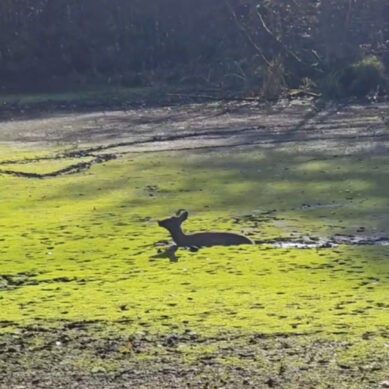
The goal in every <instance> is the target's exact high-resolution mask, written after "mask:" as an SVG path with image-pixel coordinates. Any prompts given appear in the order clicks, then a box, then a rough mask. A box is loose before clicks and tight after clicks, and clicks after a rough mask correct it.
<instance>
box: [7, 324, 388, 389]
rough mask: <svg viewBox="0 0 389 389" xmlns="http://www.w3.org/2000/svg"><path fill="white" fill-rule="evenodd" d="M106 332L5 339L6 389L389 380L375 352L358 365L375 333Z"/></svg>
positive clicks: (360, 384) (361, 388)
mask: <svg viewBox="0 0 389 389" xmlns="http://www.w3.org/2000/svg"><path fill="white" fill-rule="evenodd" d="M122 325H123V324H122ZM103 330H104V323H86V322H85V323H83V322H80V323H69V324H65V325H64V326H63V328H59V329H44V328H40V327H30V328H21V329H20V331H19V332H18V333H14V334H6V335H0V343H1V346H2V353H1V354H0V366H1V369H0V382H1V383H0V387H1V388H19V389H21V388H25V389H30V388H31V389H32V388H34V389H38V388H51V387H53V386H55V387H56V388H64V389H65V388H66V389H71V388H88V389H89V388H97V389H98V388H134V387H136V388H141V387H142V388H157V387H158V388H169V389H170V388H171V389H173V388H180V389H181V388H213V387H223V388H234V389H235V388H280V389H282V388H291V387H296V388H297V387H298V388H312V387H319V386H320V385H322V383H323V382H326V387H327V388H334V389H335V388H336V389H340V388H344V389H346V388H347V389H351V388H354V389H357V388H358V389H371V388H373V387H376V388H378V387H379V386H380V383H381V382H384V379H385V377H386V375H385V374H386V372H387V369H388V367H389V366H388V360H387V359H385V354H383V353H382V352H381V351H380V350H378V349H377V350H375V349H374V346H370V351H372V352H374V351H377V354H376V355H375V356H374V357H373V356H371V357H368V358H367V359H365V361H364V362H365V363H364V364H363V365H358V364H355V362H356V361H357V360H358V347H366V346H367V342H368V340H369V339H371V338H372V337H374V335H373V334H366V336H365V337H363V338H361V339H359V340H354V341H353V342H350V341H347V340H341V339H338V340H335V339H333V340H323V339H321V338H320V336H319V334H315V335H312V334H311V335H302V334H300V335H298V334H297V335H296V334H295V335H287V334H276V335H266V334H261V333H255V334H250V335H239V334H233V333H224V334H220V335H219V336H217V337H211V338H204V337H202V336H200V335H198V334H196V333H195V332H192V331H191V330H190V329H188V330H186V331H185V332H183V333H171V334H167V335H165V336H162V337H155V336H152V335H150V334H148V333H139V334H135V335H120V334H116V335H111V336H107V335H101V332H100V335H99V336H97V337H96V334H97V332H96V331H103ZM95 332H96V333H95ZM367 347H368V346H367ZM376 347H377V346H376ZM347 354H348V357H345V356H346V355H347ZM27 366H28V370H26V367H27Z"/></svg>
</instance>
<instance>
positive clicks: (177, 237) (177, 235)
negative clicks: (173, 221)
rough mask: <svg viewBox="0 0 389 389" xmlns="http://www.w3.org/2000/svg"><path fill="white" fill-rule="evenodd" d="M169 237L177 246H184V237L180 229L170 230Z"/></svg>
mask: <svg viewBox="0 0 389 389" xmlns="http://www.w3.org/2000/svg"><path fill="white" fill-rule="evenodd" d="M170 235H171V236H172V238H173V240H174V242H176V244H177V245H178V246H181V245H184V244H185V241H186V235H185V234H184V232H183V231H182V229H181V227H178V228H174V229H172V230H170Z"/></svg>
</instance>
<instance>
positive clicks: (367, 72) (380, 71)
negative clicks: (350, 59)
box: [341, 56, 385, 97]
mask: <svg viewBox="0 0 389 389" xmlns="http://www.w3.org/2000/svg"><path fill="white" fill-rule="evenodd" d="M384 74H385V66H384V64H383V63H382V61H381V60H380V59H379V58H378V57H376V56H368V57H365V58H363V59H361V60H360V61H358V62H356V63H354V64H352V65H351V66H350V67H348V68H347V69H346V70H345V72H344V75H343V77H342V80H341V81H342V83H343V84H344V87H345V90H346V91H347V93H348V94H350V95H352V96H357V97H363V96H366V95H367V94H368V93H369V92H371V91H373V90H374V89H377V87H379V86H380V85H382V84H383V80H384Z"/></svg>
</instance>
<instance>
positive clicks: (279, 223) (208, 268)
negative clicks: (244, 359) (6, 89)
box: [0, 150, 389, 337]
mask: <svg viewBox="0 0 389 389" xmlns="http://www.w3.org/2000/svg"><path fill="white" fill-rule="evenodd" d="M19 157H20V158H22V156H21V155H19ZM50 163H51V162H47V166H45V163H44V162H42V163H41V166H40V169H43V170H45V171H46V170H48V169H50V168H52V167H51V165H50ZM387 163H388V158H387V157H374V158H370V157H364V158H359V159H356V158H354V157H344V158H331V159H328V158H324V157H322V158H320V156H300V155H293V154H286V153H281V152H276V151H269V152H258V151H255V150H252V151H249V152H248V151H247V150H242V151H239V150H237V151H236V152H235V153H230V152H226V153H224V152H211V153H205V152H204V153H203V152H197V153H192V154H188V153H185V154H184V153H172V154H170V155H166V154H152V155H151V154H150V155H145V156H140V155H139V156H129V157H126V158H123V159H119V160H116V161H113V162H109V163H104V164H101V165H95V166H93V168H92V169H91V170H90V171H88V172H86V173H83V174H78V175H72V176H66V177H58V178H54V179H49V180H27V179H23V178H15V177H9V176H5V175H3V176H0V183H1V188H2V192H1V196H0V230H1V232H2V233H1V242H0V258H1V261H0V274H1V275H6V276H12V277H14V282H12V277H11V282H10V281H9V277H8V278H7V279H6V282H7V283H6V284H3V286H2V289H0V321H12V322H14V323H16V324H21V325H25V324H31V323H34V322H39V323H45V322H46V323H48V322H59V321H61V320H71V321H72V320H77V321H78V320H102V321H108V322H112V323H115V322H117V321H120V320H126V321H127V322H128V323H130V324H129V326H130V327H131V331H137V330H141V329H142V330H144V329H146V330H148V331H150V332H154V333H165V332H168V331H170V332H171V331H172V330H177V331H178V330H184V329H185V328H191V329H192V330H195V331H199V332H201V333H204V334H211V333H214V332H218V331H220V329H226V330H234V331H235V330H238V331H243V332H261V333H269V334H277V333H312V332H321V333H324V334H343V333H347V334H351V335H353V336H358V337H359V336H361V335H363V334H365V333H367V332H373V333H374V334H376V335H383V334H385V333H387V331H388V325H387V323H388V305H387V296H388V292H389V282H388V281H389V279H388V273H389V272H388V271H389V262H388V248H387V247H349V246H348V247H346V246H343V247H338V248H334V249H322V250H316V249H313V250H299V249H276V248H272V247H270V246H262V245H257V246H252V247H250V246H242V247H231V248H226V247H214V248H208V249H203V250H200V251H199V252H197V253H191V252H188V251H185V250H179V252H178V255H179V262H178V263H175V264H170V263H169V262H168V260H155V258H154V257H155V255H156V254H157V250H158V247H156V246H155V244H156V243H158V242H164V241H166V240H170V238H169V237H168V235H167V233H166V231H164V230H163V229H161V228H159V227H158V226H157V224H156V220H157V219H159V218H162V217H166V216H169V215H170V214H171V213H173V212H174V211H175V210H177V209H179V208H187V209H188V210H189V211H190V217H189V220H188V221H187V222H186V223H185V228H186V229H187V230H188V231H201V230H208V229H209V230H231V231H236V232H244V233H246V234H248V235H250V236H251V237H252V238H253V239H256V240H263V239H269V238H274V237H299V236H303V235H314V236H332V235H334V234H336V233H356V232H357V231H358V230H360V228H361V227H363V228H364V231H365V233H366V234H367V235H383V236H384V235H385V234H386V236H387V233H388V223H387V221H388V220H387V219H388V217H387V215H388V212H387V211H388V206H389V204H388V201H387V193H388V192H387V191H388V182H389V181H388V177H387V176H388V170H387V168H386V167H387ZM31 169H35V167H31ZM307 205H309V206H307ZM269 211H272V213H270V214H269ZM246 215H251V216H250V217H246ZM253 215H254V217H253ZM7 280H8V281H7Z"/></svg>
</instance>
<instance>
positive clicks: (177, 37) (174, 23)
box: [0, 0, 389, 97]
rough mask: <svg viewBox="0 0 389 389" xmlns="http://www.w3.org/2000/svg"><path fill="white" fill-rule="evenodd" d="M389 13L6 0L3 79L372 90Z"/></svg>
mask: <svg viewBox="0 0 389 389" xmlns="http://www.w3.org/2000/svg"><path fill="white" fill-rule="evenodd" d="M387 15H389V2H388V0H369V1H366V0H313V1H312V0H271V1H270V0H212V1H209V0H196V1H194V0H163V1H161V0H82V1H80V0H2V1H1V2H0V85H1V86H2V87H3V89H10V88H20V87H22V86H23V87H24V88H25V87H32V88H38V87H39V88H41V89H42V88H47V87H48V86H50V85H56V86H58V85H61V84H62V85H64V84H69V83H70V84H72V85H74V84H77V83H80V84H90V83H96V82H99V83H110V84H114V85H124V86H144V85H153V84H154V85H155V84H156V83H158V84H174V85H197V86H199V85H202V86H207V87H214V88H237V89H241V90H244V91H246V92H250V93H262V94H264V95H267V96H268V97H272V96H273V95H274V96H277V95H278V94H279V93H280V92H281V91H282V90H283V89H284V88H285V87H293V88H296V87H304V88H312V87H313V88H314V87H318V88H321V90H322V91H324V92H325V93H328V94H330V95H338V96H342V95H344V94H356V95H361V94H365V93H366V92H370V91H371V90H372V89H376V88H377V86H378V85H381V86H384V82H383V80H384V79H385V68H384V65H385V64H386V65H388V63H389V19H388V18H387ZM386 68H388V66H386ZM369 69H370V70H369ZM359 70H360V71H361V72H362V73H363V74H361V72H360V71H359ZM350 77H351V78H350ZM360 83H362V84H363V85H362V86H361V85H360Z"/></svg>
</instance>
